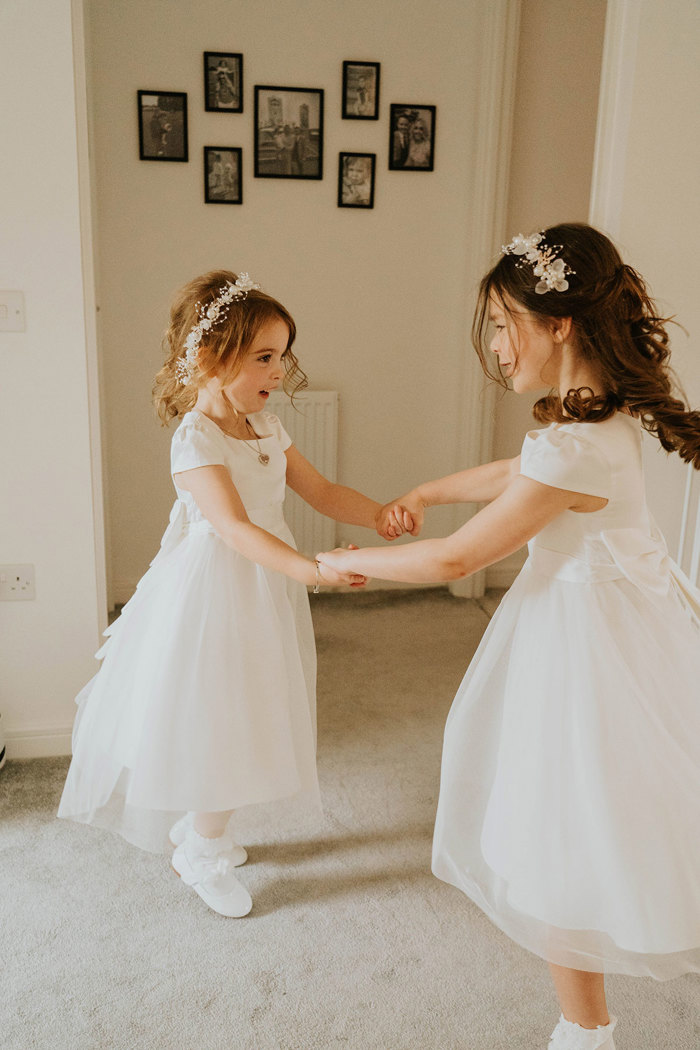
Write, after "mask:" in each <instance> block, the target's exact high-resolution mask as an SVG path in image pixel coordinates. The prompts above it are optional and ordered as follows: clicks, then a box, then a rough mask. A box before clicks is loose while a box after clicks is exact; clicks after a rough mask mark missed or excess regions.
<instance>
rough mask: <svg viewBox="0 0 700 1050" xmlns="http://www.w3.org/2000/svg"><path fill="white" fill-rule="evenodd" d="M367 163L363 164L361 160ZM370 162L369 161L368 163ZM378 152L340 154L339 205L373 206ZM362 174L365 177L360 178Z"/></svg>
mask: <svg viewBox="0 0 700 1050" xmlns="http://www.w3.org/2000/svg"><path fill="white" fill-rule="evenodd" d="M362 161H365V162H366V163H364V164H362V163H361V162H362ZM367 162H368V163H367ZM376 168H377V154H376V153H339V154H338V207H339V208H373V207H374V176H375V172H376ZM360 174H362V175H363V176H364V177H363V178H358V177H357V176H359V175H360Z"/></svg>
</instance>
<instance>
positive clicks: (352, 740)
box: [0, 590, 700, 1050]
mask: <svg viewBox="0 0 700 1050" xmlns="http://www.w3.org/2000/svg"><path fill="white" fill-rule="evenodd" d="M493 605H494V602H493V600H491V601H489V600H488V599H486V600H484V601H481V602H476V601H469V602H465V601H460V600H458V599H453V598H451V597H450V596H449V595H448V594H447V593H446V592H444V591H441V590H434V591H433V590H431V591H423V592H393V593H392V592H390V593H389V594H388V595H382V594H381V592H373V593H368V594H366V595H353V596H342V595H334V596H323V597H321V598H320V599H319V600H317V601H315V602H314V616H315V622H316V630H317V640H318V648H319V658H320V665H319V769H320V775H321V785H322V790H323V796H324V804H325V815H324V817H322V818H318V819H316V820H307V821H305V822H304V823H303V824H302V823H299V822H295V823H290V822H289V820H288V818H287V817H284V816H283V815H282V814H281V812H280V811H279V810H276V808H275V807H267V808H266V809H265V810H257V811H252V810H250V811H248V812H245V813H243V814H241V817H240V820H239V821H238V826H237V830H238V832H239V836H240V838H241V840H242V841H243V842H244V843H245V845H246V846H248V847H249V852H250V861H249V863H248V864H247V865H246V867H245V868H243V869H242V870H241V878H242V879H243V881H244V882H245V883H246V885H247V886H248V888H249V889H250V891H251V893H252V895H253V899H254V908H253V911H252V913H251V914H250V915H249V916H248V917H247V918H245V919H238V920H236V919H223V918H221V917H219V916H217V915H215V914H213V913H212V912H210V911H208V910H207V908H206V906H205V905H204V904H203V903H202V902H201V901H200V900H199V898H198V897H196V896H195V895H194V894H193V893H192V891H191V890H189V889H187V887H185V886H183V885H182V884H181V882H180V881H179V879H177V878H176V876H175V875H174V874H173V872H172V871H171V869H170V867H169V864H168V860H167V858H166V857H165V856H163V857H158V856H154V855H151V854H147V853H142V852H141V851H139V850H137V849H135V848H134V847H132V846H129V845H127V844H126V843H125V842H123V841H122V840H121V839H119V838H117V837H113V836H110V835H109V834H107V833H105V832H101V831H97V830H95V829H93V828H89V827H83V826H81V825H75V824H70V823H67V822H64V821H58V820H56V819H55V818H54V814H55V811H56V806H57V804H58V799H59V796H60V792H61V787H62V782H63V779H64V776H65V772H66V769H67V765H68V760H67V759H40V760H33V761H27V762H8V764H7V766H6V767H5V769H4V770H3V771H2V773H1V774H0V885H1V886H2V896H1V899H0V921H1V923H2V927H1V928H2V930H3V934H2V966H1V968H0V970H1V972H2V996H1V997H0V1046H2V1047H4V1048H5V1050H327V1048H328V1050H330V1048H333V1047H340V1048H347V1050H544V1048H545V1047H546V1046H547V1041H548V1035H549V1032H550V1031H551V1029H552V1027H553V1025H554V1023H555V1021H556V1018H557V1015H558V1010H557V1007H556V1005H555V1002H554V999H553V996H552V992H551V989H550V983H549V977H548V972H547V968H546V965H545V964H544V963H543V962H541V961H540V960H539V959H537V958H536V957H534V956H531V955H529V954H528V953H527V952H525V951H523V950H522V949H520V948H519V947H517V946H516V945H515V944H513V943H511V942H510V941H509V940H508V939H507V938H506V937H505V936H503V935H502V934H501V933H500V932H499V931H498V930H496V929H495V928H494V927H493V926H492V925H491V924H490V922H489V921H488V920H487V919H486V918H485V917H484V916H483V915H482V914H481V912H480V911H479V910H478V909H477V908H476V907H475V906H474V905H473V904H471V902H470V901H468V900H467V899H465V898H464V897H463V896H462V895H461V894H460V893H459V892H458V891H456V890H455V889H453V888H451V887H449V886H446V885H444V884H443V883H441V882H439V881H438V880H437V879H435V878H434V877H433V876H432V875H431V873H430V846H431V831H432V821H433V816H434V812H435V805H436V800H437V790H438V779H439V766H440V749H441V741H442V730H443V725H444V721H445V717H446V715H447V711H448V708H449V705H450V702H451V700H452V697H453V694H454V692H455V690H456V688H457V686H458V684H459V681H460V679H461V676H462V674H463V672H464V669H465V668H466V665H467V663H468V661H469V659H470V657H471V655H472V653H473V652H474V649H475V648H476V646H477V644H478V641H479V638H480V637H481V634H482V632H483V630H484V628H485V626H486V624H487V622H488V615H489V613H490V612H491V611H492V609H493ZM608 989H609V998H610V1004H611V1009H612V1010H613V1011H614V1012H615V1013H616V1014H617V1015H618V1016H619V1018H620V1021H619V1027H618V1033H617V1035H618V1038H617V1039H616V1042H617V1047H618V1050H697V1048H698V1046H699V1045H700V1024H699V1023H698V1017H699V1016H700V982H699V981H697V980H695V979H694V978H691V977H686V978H682V979H680V980H677V981H672V982H669V983H666V984H656V983H654V982H652V981H645V980H637V979H631V978H621V977H611V978H609V981H608Z"/></svg>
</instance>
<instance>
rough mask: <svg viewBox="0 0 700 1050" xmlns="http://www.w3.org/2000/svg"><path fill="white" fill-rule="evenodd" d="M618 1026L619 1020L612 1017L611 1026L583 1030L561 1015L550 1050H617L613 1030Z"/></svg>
mask: <svg viewBox="0 0 700 1050" xmlns="http://www.w3.org/2000/svg"><path fill="white" fill-rule="evenodd" d="M616 1024H617V1018H616V1017H611V1018H610V1024H606V1025H598V1027H597V1028H582V1027H581V1026H580V1025H578V1024H574V1022H573V1021H567V1020H566V1018H565V1017H564V1015H563V1014H561V1015H560V1017H559V1023H558V1024H557V1027H556V1028H555V1029H554V1031H553V1032H552V1035H551V1037H550V1040H549V1050H615V1043H614V1042H613V1030H614V1028H615V1025H616Z"/></svg>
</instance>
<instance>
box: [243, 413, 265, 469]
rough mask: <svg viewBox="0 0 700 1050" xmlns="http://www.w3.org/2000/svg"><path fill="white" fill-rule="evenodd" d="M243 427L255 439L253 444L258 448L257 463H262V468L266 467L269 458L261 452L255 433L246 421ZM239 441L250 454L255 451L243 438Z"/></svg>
mask: <svg viewBox="0 0 700 1050" xmlns="http://www.w3.org/2000/svg"><path fill="white" fill-rule="evenodd" d="M245 425H246V426H247V428H248V430H250V432H251V433H252V435H253V437H254V439H255V444H256V445H257V446H258V451H257V457H258V461H259V462H260V463H262V465H263V466H264V467H266V466H267V464H268V463H269V462H270V457H269V456H268V454H267V452H263V450H262V449H261V448H260V442H259V440H258V435H257V434H256V433H255V431H254V430H253V428H252V427H251V425H250V423H249V422H248V420H247V419H246V421H245ZM241 440H242V441H243V444H244V445H247V446H248V448H249V449H250V451H251V452H255V449H254V448H253V446H252V445H251V443H250V441H246V440H245V438H242V439H241Z"/></svg>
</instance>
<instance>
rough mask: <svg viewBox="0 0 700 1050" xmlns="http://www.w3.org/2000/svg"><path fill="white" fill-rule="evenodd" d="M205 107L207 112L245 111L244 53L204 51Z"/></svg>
mask: <svg viewBox="0 0 700 1050" xmlns="http://www.w3.org/2000/svg"><path fill="white" fill-rule="evenodd" d="M204 108H205V110H206V111H207V113H242V112H243V55H242V54H241V53H240V52H239V51H205V52H204Z"/></svg>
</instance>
